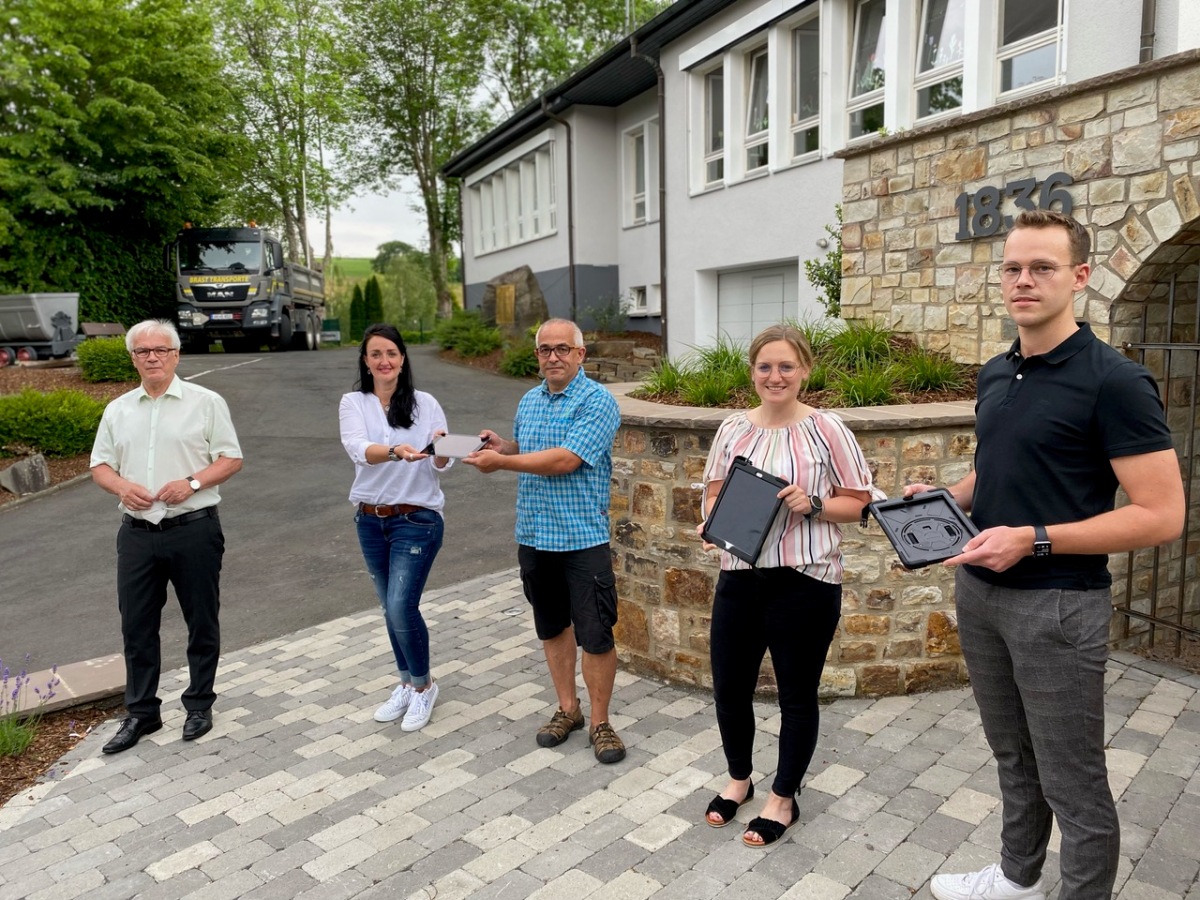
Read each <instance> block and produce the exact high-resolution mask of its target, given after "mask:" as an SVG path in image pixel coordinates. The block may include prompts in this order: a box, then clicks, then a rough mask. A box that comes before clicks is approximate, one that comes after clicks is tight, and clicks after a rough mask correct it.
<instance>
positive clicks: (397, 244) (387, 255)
mask: <svg viewBox="0 0 1200 900" xmlns="http://www.w3.org/2000/svg"><path fill="white" fill-rule="evenodd" d="M375 249H376V250H377V251H378V252H377V253H376V254H375V258H374V259H373V260H371V271H373V272H379V273H381V274H382V273H383V272H386V271H387V270H388V267H389V266H390V265H391V264H392V260H394V259H397V258H398V257H401V256H408V255H409V254H411V253H417V252H419V251H417V250H416V248H414V247H413V246H412V245H411V244H406V243H404V241H388V242H387V243H385V244H380V245H379V246H378V247H376V248H375ZM422 255H424V254H422Z"/></svg>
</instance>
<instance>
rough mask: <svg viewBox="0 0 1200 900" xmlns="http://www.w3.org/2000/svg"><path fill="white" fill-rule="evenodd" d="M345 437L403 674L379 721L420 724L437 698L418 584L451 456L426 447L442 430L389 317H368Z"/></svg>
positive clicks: (434, 536)
mask: <svg viewBox="0 0 1200 900" xmlns="http://www.w3.org/2000/svg"><path fill="white" fill-rule="evenodd" d="M338 419H339V422H340V425H341V434H342V446H343V447H345V448H346V452H347V453H348V454H349V455H350V459H351V460H353V461H354V485H353V486H352V487H351V488H350V502H351V503H353V504H354V507H355V513H354V522H355V525H356V527H357V529H358V543H359V546H361V547H362V552H363V557H364V558H365V559H366V562H367V571H368V572H370V574H371V580H372V581H373V582H374V583H375V594H376V596H378V598H379V604H380V606H382V607H383V615H384V621H385V622H386V624H387V632H388V638H389V639H390V640H391V644H392V653H393V654H394V655H395V657H396V667H397V669H398V670H399V674H400V684H399V685H398V686H397V687H396V689H395V690H394V691H392V695H391V697H389V698H388V700H387V702H385V703H384V704H383V705H382V706H380V707H379V708H378V709H377V710H376V711H375V721H376V722H394V721H395V720H396V719H398V718H400V717H401V716H404V721H403V722H401V723H400V727H401V728H402V729H403V730H405V731H416V730H417V729H419V728H422V727H424V725H425V723H426V722H428V721H429V717H430V714H431V713H432V712H433V704H434V703H435V702H436V701H437V695H438V686H437V683H436V682H434V680H433V675H432V673H431V671H430V664H429V630H428V629H427V628H426V626H425V620H424V619H423V618H422V617H421V610H420V602H421V591H422V590H424V588H425V581H426V579H427V578H428V577H429V570H430V568H431V567H432V566H433V560H434V558H435V557H436V556H437V552H438V550H439V549H440V548H441V546H442V530H443V524H442V508H443V507H444V506H445V497H444V496H443V494H442V487H441V484H440V481H439V477H438V476H439V475H440V473H441V472H443V471H445V470H446V469H447V468H448V467H449V465H450V460H449V459H447V458H445V457H440V456H430V455H429V454H427V453H425V452H424V451H425V449H427V448H428V447H429V446H430V444H431V443H432V441H433V440H434V438H436V437H438V436H440V435H443V434H445V433H446V415H445V413H443V412H442V407H441V406H440V405H439V404H438V402H437V400H435V399H434V398H433V395H432V394H427V393H425V392H424V391H418V390H414V388H413V377H412V364H411V362H410V361H409V359H408V351H407V349H406V348H405V346H404V338H402V337H401V336H400V332H399V331H397V330H396V328H395V327H393V326H391V325H371V326H370V327H368V328H367V330H366V331H365V332H364V333H363V341H362V346H361V347H360V348H359V355H358V389H357V390H355V391H351V392H350V393H348V394H344V395H343V396H342V401H341V404H340V406H339V408H338Z"/></svg>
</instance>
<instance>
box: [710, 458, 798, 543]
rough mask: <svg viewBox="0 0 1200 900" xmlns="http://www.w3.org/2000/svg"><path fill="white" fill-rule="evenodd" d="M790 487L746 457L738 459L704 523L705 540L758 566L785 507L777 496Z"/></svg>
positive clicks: (735, 460) (731, 467) (727, 475)
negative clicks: (769, 533) (772, 525)
mask: <svg viewBox="0 0 1200 900" xmlns="http://www.w3.org/2000/svg"><path fill="white" fill-rule="evenodd" d="M787 486H788V483H787V482H786V481H784V480H783V479H782V478H777V477H776V476H774V475H772V474H770V473H769V472H764V471H763V470H762V469H759V468H757V467H756V466H753V465H751V463H750V461H749V460H748V459H746V458H745V457H744V456H735V457H734V458H733V465H731V466H730V467H729V472H728V473H727V474H726V475H725V481H724V483H723V484H722V485H721V492H720V493H719V494H717V502H716V504H715V505H714V506H713V509H712V513H710V514H709V517H708V519H707V520H706V521H705V522H704V531H703V532H702V536H703V538H704V540H706V541H708V543H710V544H716V545H717V546H718V547H720V548H721V549H722V550H724V551H726V552H728V553H732V554H733V555H734V556H736V557H737V558H738V559H740V560H742V561H744V562H748V563H749V564H750V565H754V563H755V561H756V560H757V559H758V556H759V554H760V553H762V547H763V543H764V542H765V541H766V539H767V532H768V531H769V530H770V529H771V524H772V523H773V522H774V521H775V515H776V514H777V513H778V512H779V507H780V506H782V505H783V501H782V500H780V499H779V498H778V497H777V496H775V495H776V494H778V493H779V492H780V491H781V490H783V489H784V488H785V487H787Z"/></svg>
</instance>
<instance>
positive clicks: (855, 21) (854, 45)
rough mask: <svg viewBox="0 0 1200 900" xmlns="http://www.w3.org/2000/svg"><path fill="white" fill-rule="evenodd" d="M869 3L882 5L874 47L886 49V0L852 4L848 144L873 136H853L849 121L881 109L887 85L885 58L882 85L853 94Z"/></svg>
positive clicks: (848, 82) (847, 111) (848, 77)
mask: <svg viewBox="0 0 1200 900" xmlns="http://www.w3.org/2000/svg"><path fill="white" fill-rule="evenodd" d="M870 3H882V4H883V6H884V19H883V23H882V24H881V25H880V28H879V37H878V38H877V43H876V46H879V44H880V43H882V44H884V46H885V47H886V33H887V30H886V29H887V2H886V0H856V2H855V4H854V11H853V16H852V21H851V29H850V54H849V63H850V65H849V72H848V73H847V79H846V81H847V87H846V119H847V128H846V137H847V139H848V140H847V142H848V143H854V142H855V141H861V140H865V139H867V138H869V137H873V136H874V135H875V132H874V131H864V132H862V133H861V134H853V133H852V126H851V125H850V124H849V123H850V121H851V120H852V117H853V115H854V114H855V113H861V112H863V111H865V110H868V109H871V108H873V107H875V106H880V107H882V106H883V105H884V99H883V95H884V87H885V85H886V83H887V82H886V71H887V59H886V57H885V59H884V60H883V67H882V69H881V71H883V72H884V73H885V76H884V77H885V81H884V84H883V85H880V86H879V87H877V88H873V89H872V90H870V91H865V92H863V93H861V94H856V93H855V85H854V73H855V70H856V69H857V68H858V52H859V40H858V37H859V29H860V28H861V27H862V24H863V14H864V12H865V11H866V8H867V5H868V4H870Z"/></svg>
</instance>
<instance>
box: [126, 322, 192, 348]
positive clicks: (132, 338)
mask: <svg viewBox="0 0 1200 900" xmlns="http://www.w3.org/2000/svg"><path fill="white" fill-rule="evenodd" d="M147 334H161V335H162V336H163V337H165V338H166V339H167V344H168V345H170V347H171V349H172V350H178V349H179V346H180V344H181V343H182V342H181V341H180V340H179V332H178V331H176V330H175V325H174V324H173V323H171V322H168V321H167V320H166V319H146V321H144V322H138V323H137V324H136V325H134V326H133V327H132V328H130V329H129V330H128V331H127V332H125V349H126V350H128V351H129V352H130V353H132V352H133V345H134V343H135V342H136V341H137V339H138V338H140V337H142V336H143V335H147Z"/></svg>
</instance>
